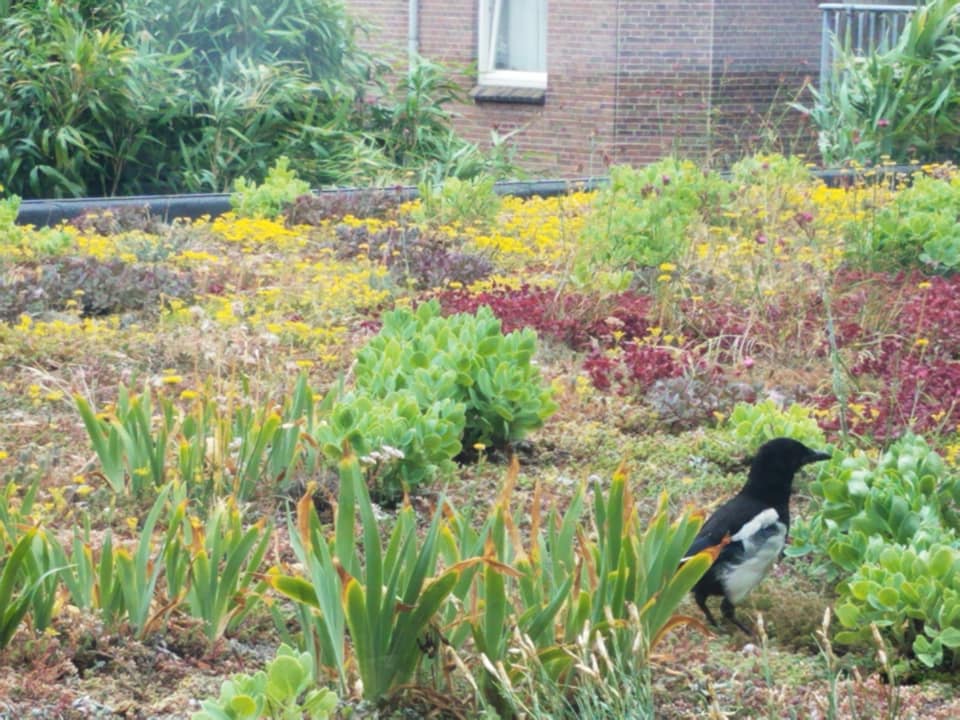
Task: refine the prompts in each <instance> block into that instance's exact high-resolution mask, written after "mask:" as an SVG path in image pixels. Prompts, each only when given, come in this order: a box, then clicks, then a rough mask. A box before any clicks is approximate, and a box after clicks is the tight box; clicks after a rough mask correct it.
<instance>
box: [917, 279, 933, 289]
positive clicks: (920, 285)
mask: <svg viewBox="0 0 960 720" xmlns="http://www.w3.org/2000/svg"><path fill="white" fill-rule="evenodd" d="M917 287H918V288H920V289H921V290H926V289H927V288H928V287H930V281H929V280H924V281H923V282H919V283H917Z"/></svg>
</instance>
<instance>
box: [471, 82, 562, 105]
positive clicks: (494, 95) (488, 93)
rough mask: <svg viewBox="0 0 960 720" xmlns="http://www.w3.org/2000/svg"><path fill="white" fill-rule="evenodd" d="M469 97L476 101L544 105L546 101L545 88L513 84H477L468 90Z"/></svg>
mask: <svg viewBox="0 0 960 720" xmlns="http://www.w3.org/2000/svg"><path fill="white" fill-rule="evenodd" d="M470 97H472V98H473V101H474V102H476V103H504V104H509V105H544V104H546V102H547V90H546V88H536V87H517V86H515V85H477V86H476V87H474V88H473V90H471V91H470Z"/></svg>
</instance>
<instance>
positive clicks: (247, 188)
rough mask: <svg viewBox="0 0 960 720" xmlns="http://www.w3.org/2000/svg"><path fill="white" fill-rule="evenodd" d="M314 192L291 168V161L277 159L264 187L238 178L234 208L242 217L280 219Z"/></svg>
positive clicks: (282, 157) (235, 186) (232, 205)
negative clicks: (284, 213)
mask: <svg viewBox="0 0 960 720" xmlns="http://www.w3.org/2000/svg"><path fill="white" fill-rule="evenodd" d="M309 192H310V183H308V182H306V181H304V180H301V179H300V178H298V177H297V173H296V171H295V170H291V169H290V159H289V158H288V157H286V156H285V155H281V156H280V157H279V158H277V161H276V162H275V163H274V164H273V166H272V167H271V168H270V170H269V171H268V172H267V177H266V179H265V180H264V181H263V183H261V184H260V185H257V184H256V183H253V182H251V181H249V180H247V179H246V178H244V177H241V178H237V180H236V181H235V182H234V184H233V193H231V195H230V206H231V207H232V208H233V210H234V212H236V213H237V215H239V216H240V217H266V218H270V219H274V218H276V217H278V216H279V215H280V214H281V213H282V212H283V211H284V210H285V209H286V208H287V207H288V206H289V205H291V204H292V203H293V202H294V201H295V200H296V199H297V198H298V197H300V196H301V195H306V194H307V193H309Z"/></svg>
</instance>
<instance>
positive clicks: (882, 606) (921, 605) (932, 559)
mask: <svg viewBox="0 0 960 720" xmlns="http://www.w3.org/2000/svg"><path fill="white" fill-rule="evenodd" d="M811 491H812V492H813V494H814V495H815V496H816V497H817V498H819V500H820V507H819V508H818V510H817V511H816V513H814V515H813V516H812V517H810V518H809V519H808V520H807V521H806V522H801V523H799V524H798V527H797V528H796V531H795V533H794V543H795V547H793V548H792V549H791V554H794V555H800V554H805V553H809V552H816V553H818V554H820V555H825V556H826V557H827V558H829V560H830V562H831V563H832V565H831V568H830V569H829V575H830V576H831V577H833V578H839V579H840V582H839V584H838V585H837V592H838V594H839V598H838V601H837V607H836V611H837V617H838V618H839V620H840V622H841V624H842V625H843V627H844V630H843V631H842V632H840V633H839V634H838V636H837V639H838V640H839V641H840V642H844V643H860V642H869V637H870V631H869V625H870V623H875V624H876V625H877V626H878V627H880V628H881V629H882V630H883V631H884V632H885V633H886V634H887V635H888V636H890V638H891V640H893V642H894V643H895V646H896V648H897V649H898V650H899V651H900V652H903V653H905V654H907V655H908V656H912V657H915V658H916V659H917V660H919V661H920V662H921V663H922V664H923V665H926V666H928V667H935V666H938V665H941V664H946V665H948V666H949V665H950V664H952V662H953V660H954V659H955V657H956V652H955V651H956V650H957V649H958V648H960V537H958V533H960V514H958V507H960V475H957V473H956V472H955V471H952V470H950V469H948V468H947V466H946V465H945V463H944V462H943V460H942V459H941V457H940V456H939V455H938V454H937V453H936V452H935V451H934V450H933V449H931V448H930V447H929V445H927V443H926V442H925V441H924V440H923V439H922V438H921V437H918V436H916V435H911V434H907V435H905V436H904V437H903V438H901V439H900V440H898V441H897V442H895V443H894V444H893V445H891V446H890V448H889V449H888V450H887V451H886V452H885V453H883V455H881V456H880V458H879V459H878V460H876V461H872V460H870V459H869V458H868V457H866V456H864V455H857V456H853V457H849V458H845V459H843V460H839V459H835V460H833V461H831V463H830V464H829V465H828V466H827V470H826V471H825V472H824V473H822V474H821V476H820V479H819V480H818V481H816V482H814V483H812V484H811Z"/></svg>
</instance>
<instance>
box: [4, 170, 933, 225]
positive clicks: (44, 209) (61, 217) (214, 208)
mask: <svg viewBox="0 0 960 720" xmlns="http://www.w3.org/2000/svg"><path fill="white" fill-rule="evenodd" d="M917 169H918V168H917V166H915V165H895V166H887V167H880V168H874V169H873V171H874V172H875V173H877V174H878V175H879V176H885V175H890V174H897V175H901V174H905V173H906V174H909V173H912V172H913V171H915V170H917ZM812 172H813V174H814V175H815V176H817V177H819V178H821V179H822V180H823V181H824V182H826V183H827V184H828V185H837V184H840V183H842V182H843V181H844V180H852V179H853V178H855V177H857V176H858V175H861V176H862V175H863V174H864V173H865V172H869V170H867V171H864V170H848V169H831V170H815V171H812ZM723 174H725V175H726V174H727V173H723ZM607 182H609V179H608V178H606V177H588V178H577V179H573V180H549V179H543V180H518V181H507V182H498V183H496V184H495V185H494V189H495V191H496V192H497V193H498V194H499V195H514V196H517V197H532V196H535V195H537V196H540V197H550V196H553V195H562V194H564V193H568V192H570V191H572V190H594V189H596V188H598V187H601V186H603V185H605V184H606V183H607ZM366 189H368V188H337V189H332V190H317V191H314V192H315V193H316V194H318V195H324V194H339V193H357V192H361V191H363V190H366ZM382 189H383V190H395V191H396V192H397V193H398V194H399V196H400V198H401V199H402V200H412V199H414V198H416V197H417V188H416V187H412V186H400V187H394V188H389V187H387V188H382ZM143 206H146V207H148V208H149V209H150V213H151V214H152V215H155V216H157V217H160V218H162V219H164V220H170V219H172V218H189V219H196V218H199V217H202V216H204V215H209V216H211V217H215V216H217V215H221V214H223V213H225V212H227V211H229V210H230V195H229V194H228V193H196V194H187V195H133V196H128V197H102V198H91V197H87V198H62V199H54V200H24V201H23V202H22V203H21V204H20V211H19V213H18V214H17V223H19V224H21V225H34V226H38V227H40V226H51V225H56V224H58V223H61V222H65V221H68V220H71V219H72V218H74V217H76V216H77V215H80V214H82V213H84V212H90V211H94V212H96V211H103V210H107V209H117V208H123V207H143Z"/></svg>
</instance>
